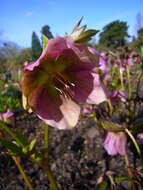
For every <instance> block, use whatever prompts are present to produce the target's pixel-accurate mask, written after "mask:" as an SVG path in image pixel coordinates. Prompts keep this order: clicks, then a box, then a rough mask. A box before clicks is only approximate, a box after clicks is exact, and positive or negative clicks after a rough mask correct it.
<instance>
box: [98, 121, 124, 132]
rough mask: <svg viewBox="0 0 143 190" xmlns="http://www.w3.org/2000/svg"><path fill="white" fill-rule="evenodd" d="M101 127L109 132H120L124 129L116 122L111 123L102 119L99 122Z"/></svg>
mask: <svg viewBox="0 0 143 190" xmlns="http://www.w3.org/2000/svg"><path fill="white" fill-rule="evenodd" d="M101 125H102V127H103V128H104V129H105V130H107V131H110V132H115V133H117V132H121V131H124V128H123V127H122V126H121V125H119V124H118V123H113V122H109V121H103V122H101Z"/></svg>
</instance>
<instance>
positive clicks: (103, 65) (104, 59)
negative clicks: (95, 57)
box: [99, 53, 107, 74]
mask: <svg viewBox="0 0 143 190" xmlns="http://www.w3.org/2000/svg"><path fill="white" fill-rule="evenodd" d="M99 68H100V70H101V71H102V73H103V74H106V73H107V56H106V54H105V53H101V55H100V60H99Z"/></svg>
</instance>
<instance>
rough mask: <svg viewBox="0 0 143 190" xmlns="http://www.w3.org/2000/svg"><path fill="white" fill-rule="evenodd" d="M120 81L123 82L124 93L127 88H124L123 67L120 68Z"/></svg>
mask: <svg viewBox="0 0 143 190" xmlns="http://www.w3.org/2000/svg"><path fill="white" fill-rule="evenodd" d="M119 73H120V81H121V89H122V90H123V91H124V89H125V87H124V81H123V71H122V67H121V66H120V70H119Z"/></svg>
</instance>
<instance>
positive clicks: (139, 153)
mask: <svg viewBox="0 0 143 190" xmlns="http://www.w3.org/2000/svg"><path fill="white" fill-rule="evenodd" d="M125 131H126V133H127V134H128V135H129V137H130V138H131V140H132V142H133V143H134V145H135V148H136V150H137V153H138V155H139V157H140V160H141V162H142V163H143V158H142V156H141V150H140V148H139V146H138V144H137V142H136V140H135V138H134V136H133V135H132V133H131V132H130V131H129V130H128V129H127V128H126V129H125Z"/></svg>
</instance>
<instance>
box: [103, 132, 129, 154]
mask: <svg viewBox="0 0 143 190" xmlns="http://www.w3.org/2000/svg"><path fill="white" fill-rule="evenodd" d="M126 142H127V137H126V135H125V133H124V132H118V133H113V132H108V133H107V136H106V139H105V141H104V148H105V149H106V151H107V152H108V154H109V155H116V154H118V153H119V154H120V155H122V156H123V155H125V154H126Z"/></svg>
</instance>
